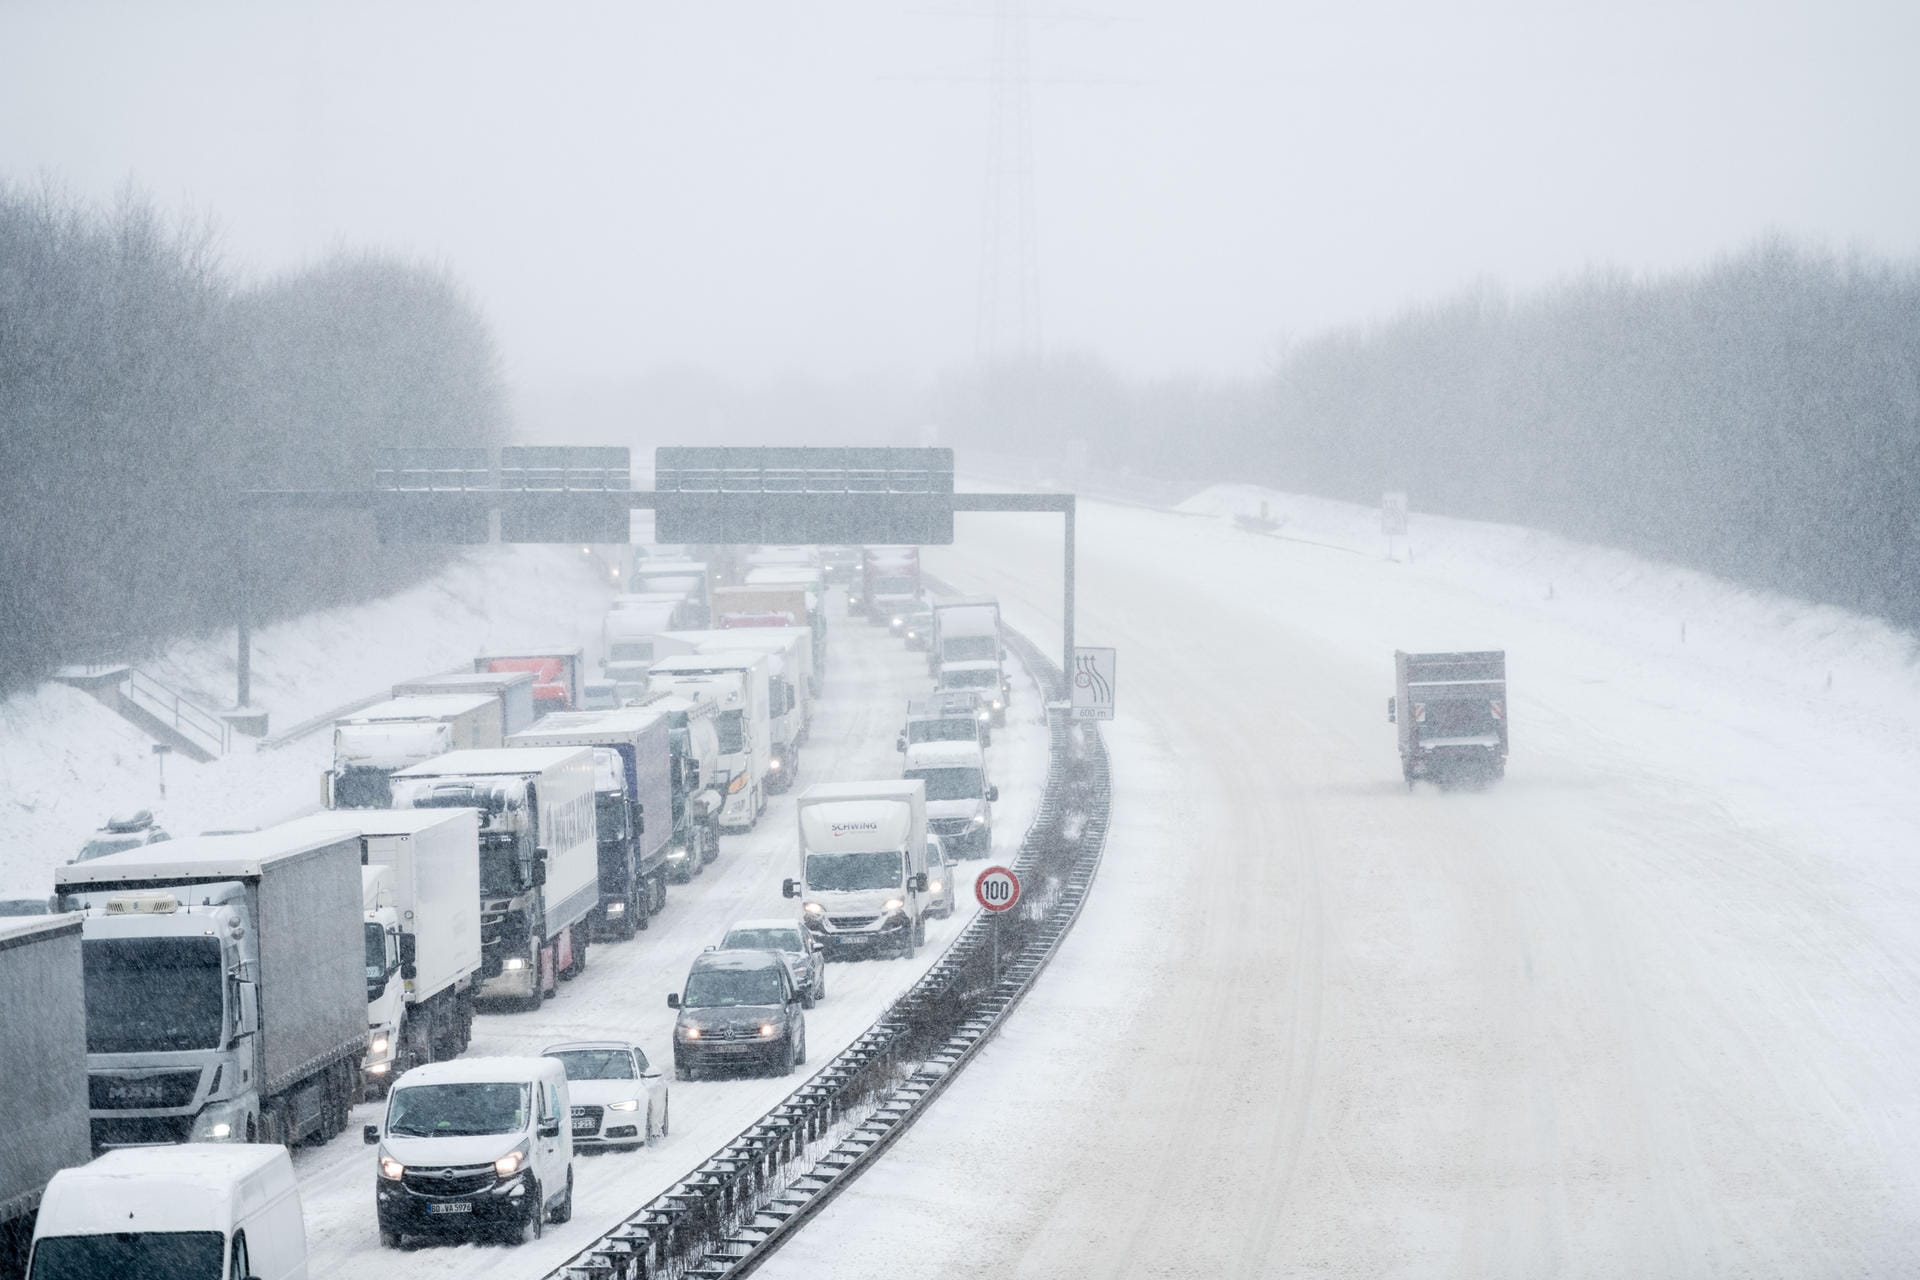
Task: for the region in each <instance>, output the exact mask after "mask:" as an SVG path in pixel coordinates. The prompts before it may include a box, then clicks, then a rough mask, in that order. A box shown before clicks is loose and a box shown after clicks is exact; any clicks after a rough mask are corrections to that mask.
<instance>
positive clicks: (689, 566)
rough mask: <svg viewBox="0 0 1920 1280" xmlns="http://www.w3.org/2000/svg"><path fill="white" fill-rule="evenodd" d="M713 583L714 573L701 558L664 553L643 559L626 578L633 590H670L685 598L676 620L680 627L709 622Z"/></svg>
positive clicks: (700, 625) (669, 591)
mask: <svg viewBox="0 0 1920 1280" xmlns="http://www.w3.org/2000/svg"><path fill="white" fill-rule="evenodd" d="M712 583H713V573H712V571H711V570H710V569H709V568H708V567H707V566H706V565H705V564H703V563H702V562H700V561H698V560H684V559H670V558H667V557H660V558H657V559H656V558H654V557H648V558H647V559H645V560H642V561H641V562H640V563H639V564H637V565H635V566H634V568H633V572H632V574H631V575H630V576H629V577H628V579H627V585H628V586H629V587H631V588H632V589H633V590H634V591H635V592H650V593H659V594H672V595H675V596H678V597H680V598H681V599H683V600H685V601H686V604H687V613H686V616H685V618H684V619H682V621H681V622H680V624H679V625H681V626H683V627H704V626H707V625H709V623H710V621H711V619H712V617H713V614H712V611H711V609H712V602H711V601H710V600H709V599H708V592H709V591H710V590H711V588H712Z"/></svg>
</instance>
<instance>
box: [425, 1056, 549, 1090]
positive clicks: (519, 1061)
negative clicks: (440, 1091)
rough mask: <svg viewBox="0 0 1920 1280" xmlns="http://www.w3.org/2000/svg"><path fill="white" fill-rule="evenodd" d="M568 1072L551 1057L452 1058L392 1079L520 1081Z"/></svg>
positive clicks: (429, 1081) (432, 1082)
mask: <svg viewBox="0 0 1920 1280" xmlns="http://www.w3.org/2000/svg"><path fill="white" fill-rule="evenodd" d="M554 1071H559V1072H560V1073H561V1075H562V1076H563V1077H564V1076H565V1074H566V1072H565V1071H564V1070H563V1069H562V1067H561V1066H560V1063H559V1062H557V1061H556V1060H554V1059H552V1058H546V1057H525V1058H509V1057H499V1058H449V1059H448V1060H447V1061H445V1062H429V1063H426V1064H424V1065H422V1066H418V1067H415V1068H413V1069H412V1070H411V1071H409V1072H407V1073H406V1074H405V1075H403V1076H401V1077H400V1078H399V1079H398V1080H396V1081H394V1082H393V1087H394V1088H395V1089H406V1088H410V1087H411V1086H413V1085H417V1084H520V1083H522V1082H524V1081H526V1080H541V1079H545V1078H546V1077H547V1076H548V1074H549V1073H551V1072H554Z"/></svg>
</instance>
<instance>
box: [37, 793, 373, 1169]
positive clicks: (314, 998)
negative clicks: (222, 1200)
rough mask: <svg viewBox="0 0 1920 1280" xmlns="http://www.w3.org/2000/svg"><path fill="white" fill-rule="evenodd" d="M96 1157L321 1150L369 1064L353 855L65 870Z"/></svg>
mask: <svg viewBox="0 0 1920 1280" xmlns="http://www.w3.org/2000/svg"><path fill="white" fill-rule="evenodd" d="M55 877H56V885H57V887H58V889H59V891H60V894H61V898H62V902H63V904H64V905H67V906H69V907H71V908H74V909H78V910H81V911H84V912H85V914H86V918H85V922H84V926H83V932H82V935H81V936H82V943H83V945H82V948H81V953H82V956H83V958H84V962H85V972H86V991H87V1001H86V1004H87V1048H88V1054H87V1072H88V1079H87V1087H88V1091H89V1095H90V1098H91V1102H92V1124H93V1143H94V1146H95V1147H96V1148H107V1147H123V1146H155V1145H161V1144H170V1143H176V1142H278V1143H285V1144H288V1145H292V1144H294V1143H297V1142H302V1141H306V1140H308V1139H318V1140H321V1141H325V1140H326V1139H328V1138H331V1137H332V1136H333V1135H335V1134H337V1133H339V1132H340V1131H341V1130H343V1129H345V1128H346V1126H347V1118H348V1109H349V1108H350V1107H351V1106H352V1105H353V1102H354V1099H355V1097H356V1096H357V1095H358V1093H359V1074H360V1058H361V1056H362V1055H363V1054H365V1053H366V1049H367V1023H366V1016H367V990H366V981H365V979H364V977H363V974H364V967H363V962H364V957H365V953H366V952H365V946H364V944H363V937H362V929H361V909H360V903H361V888H360V842H359V841H358V840H357V839H355V838H354V837H353V836H352V835H350V834H347V833H344V832H340V831H314V830H311V829H303V828H300V827H297V826H289V827H269V828H267V829H266V830H264V831H252V832H246V833H243V834H237V835H228V836H197V837H194V838H192V839H186V840H173V841H169V842H168V843H166V844H162V845H150V846H148V847H147V848H144V849H135V850H129V851H128V852H126V853H116V854H111V855H109V856H107V857H104V858H97V859H95V860H94V861H92V862H77V863H74V864H72V865H71V866H65V867H61V868H59V870H58V871H57V872H56V873H55Z"/></svg>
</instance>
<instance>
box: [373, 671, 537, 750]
mask: <svg viewBox="0 0 1920 1280" xmlns="http://www.w3.org/2000/svg"><path fill="white" fill-rule="evenodd" d="M414 694H418V695H424V696H429V697H443V696H447V695H452V694H485V695H486V696H488V697H490V698H498V699H499V700H500V732H501V733H502V734H503V735H504V734H509V733H518V732H520V731H521V730H522V729H524V728H526V727H527V726H528V725H530V724H532V723H533V716H534V710H533V672H531V671H449V672H446V673H444V674H442V675H437V676H415V677H414V678H413V679H411V680H402V681H401V682H400V683H399V684H397V685H395V686H393V696H394V697H396V698H404V697H407V696H409V695H414Z"/></svg>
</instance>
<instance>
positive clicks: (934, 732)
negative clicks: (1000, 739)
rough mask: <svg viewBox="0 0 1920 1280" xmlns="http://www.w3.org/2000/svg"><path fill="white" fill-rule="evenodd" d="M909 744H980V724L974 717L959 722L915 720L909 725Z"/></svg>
mask: <svg viewBox="0 0 1920 1280" xmlns="http://www.w3.org/2000/svg"><path fill="white" fill-rule="evenodd" d="M907 741H908V742H978V741H980V722H979V721H978V720H976V719H974V718H973V717H972V716H967V717H965V718H963V719H959V720H914V721H910V722H909V723H908V724H907Z"/></svg>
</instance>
